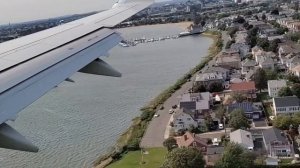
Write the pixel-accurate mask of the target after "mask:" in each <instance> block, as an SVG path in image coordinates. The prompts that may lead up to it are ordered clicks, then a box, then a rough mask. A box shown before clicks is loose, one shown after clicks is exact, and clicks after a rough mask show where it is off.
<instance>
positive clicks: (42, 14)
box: [0, 0, 162, 25]
mask: <svg viewBox="0 0 300 168" xmlns="http://www.w3.org/2000/svg"><path fill="white" fill-rule="evenodd" d="M116 1H117V0H0V25H2V24H8V23H18V22H25V21H32V20H37V19H48V18H53V17H57V16H63V15H69V14H80V13H86V12H93V11H100V10H105V9H109V8H111V7H112V6H113V4H114V3H115V2H116ZM157 1H162V0H157Z"/></svg>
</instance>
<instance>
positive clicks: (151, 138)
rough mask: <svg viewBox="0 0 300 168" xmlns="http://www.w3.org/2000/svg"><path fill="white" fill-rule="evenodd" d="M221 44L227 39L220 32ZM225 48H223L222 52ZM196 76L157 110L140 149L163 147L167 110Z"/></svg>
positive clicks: (177, 100)
mask: <svg viewBox="0 0 300 168" xmlns="http://www.w3.org/2000/svg"><path fill="white" fill-rule="evenodd" d="M222 39H223V44H224V46H225V44H226V43H227V41H228V40H229V37H228V35H227V33H226V32H222ZM224 49H225V47H223V50H224ZM212 64H214V59H213V60H212V61H210V62H209V64H208V66H210V65H212ZM195 78H196V75H193V77H192V78H191V80H190V81H189V82H186V83H185V84H183V85H182V87H181V88H180V89H179V90H177V91H176V92H175V93H173V94H172V95H171V97H170V98H168V99H167V100H166V101H165V102H164V104H163V106H164V109H163V110H158V111H157V113H158V114H159V117H156V118H155V117H154V118H153V119H152V121H151V122H150V124H149V125H148V128H147V130H146V132H145V134H144V136H143V138H142V140H141V143H140V146H141V147H142V148H153V147H163V142H164V140H165V131H166V128H167V126H168V123H169V120H170V117H171V114H169V110H170V109H171V108H172V106H174V105H178V104H179V100H180V96H181V95H182V94H184V93H188V90H189V89H190V88H192V86H193V81H194V80H195Z"/></svg>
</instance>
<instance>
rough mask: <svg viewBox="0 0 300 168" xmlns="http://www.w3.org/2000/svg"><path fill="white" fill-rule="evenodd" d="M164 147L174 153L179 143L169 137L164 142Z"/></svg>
mask: <svg viewBox="0 0 300 168" xmlns="http://www.w3.org/2000/svg"><path fill="white" fill-rule="evenodd" d="M163 145H164V147H166V148H167V149H168V151H172V150H173V149H174V148H176V147H177V142H176V139H175V138H173V137H169V138H168V139H166V140H165V141H164V142H163Z"/></svg>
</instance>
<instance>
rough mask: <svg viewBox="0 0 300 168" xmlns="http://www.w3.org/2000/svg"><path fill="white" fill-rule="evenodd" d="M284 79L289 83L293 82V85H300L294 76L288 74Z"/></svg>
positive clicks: (299, 81) (297, 78)
mask: <svg viewBox="0 0 300 168" xmlns="http://www.w3.org/2000/svg"><path fill="white" fill-rule="evenodd" d="M286 79H287V80H288V81H290V82H293V83H300V80H299V77H298V76H296V75H294V74H288V75H287V76H286Z"/></svg>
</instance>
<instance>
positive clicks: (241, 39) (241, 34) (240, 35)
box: [235, 31, 248, 44]
mask: <svg viewBox="0 0 300 168" xmlns="http://www.w3.org/2000/svg"><path fill="white" fill-rule="evenodd" d="M235 36H236V37H235V42H236V43H242V44H246V38H247V36H248V34H247V31H237V32H236V33H235Z"/></svg>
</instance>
